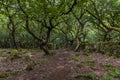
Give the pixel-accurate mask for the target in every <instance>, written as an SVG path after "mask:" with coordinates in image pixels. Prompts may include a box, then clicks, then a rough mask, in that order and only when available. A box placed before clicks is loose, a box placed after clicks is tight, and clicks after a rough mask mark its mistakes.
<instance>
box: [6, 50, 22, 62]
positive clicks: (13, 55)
mask: <svg viewBox="0 0 120 80" xmlns="http://www.w3.org/2000/svg"><path fill="white" fill-rule="evenodd" d="M19 54H20V53H19V51H18V50H12V51H11V52H10V54H9V55H8V56H7V57H6V60H8V59H12V58H15V57H18V56H19Z"/></svg>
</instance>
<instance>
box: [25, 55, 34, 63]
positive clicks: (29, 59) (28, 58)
mask: <svg viewBox="0 0 120 80" xmlns="http://www.w3.org/2000/svg"><path fill="white" fill-rule="evenodd" d="M24 60H25V61H27V62H29V61H31V60H32V59H31V57H30V56H28V55H26V56H24Z"/></svg>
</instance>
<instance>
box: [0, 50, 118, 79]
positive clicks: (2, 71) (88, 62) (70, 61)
mask: <svg viewBox="0 0 120 80" xmlns="http://www.w3.org/2000/svg"><path fill="white" fill-rule="evenodd" d="M0 80H120V58H115V57H110V56H108V55H103V54H99V53H88V54H87V53H85V52H72V51H67V50H66V49H60V50H57V51H56V54H55V55H52V56H44V54H43V52H42V51H39V50H19V51H17V50H10V49H9V50H8V49H1V50H0Z"/></svg>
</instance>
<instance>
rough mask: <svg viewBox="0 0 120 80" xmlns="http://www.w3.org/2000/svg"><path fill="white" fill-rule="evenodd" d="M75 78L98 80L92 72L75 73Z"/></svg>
mask: <svg viewBox="0 0 120 80" xmlns="http://www.w3.org/2000/svg"><path fill="white" fill-rule="evenodd" d="M75 78H85V79H87V80H99V79H98V77H96V76H95V75H94V74H79V73H78V74H77V75H75Z"/></svg>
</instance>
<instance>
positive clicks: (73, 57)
mask: <svg viewBox="0 0 120 80" xmlns="http://www.w3.org/2000/svg"><path fill="white" fill-rule="evenodd" d="M71 58H72V60H74V61H78V58H79V56H76V55H73V56H72V57H71Z"/></svg>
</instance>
